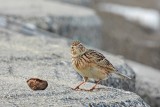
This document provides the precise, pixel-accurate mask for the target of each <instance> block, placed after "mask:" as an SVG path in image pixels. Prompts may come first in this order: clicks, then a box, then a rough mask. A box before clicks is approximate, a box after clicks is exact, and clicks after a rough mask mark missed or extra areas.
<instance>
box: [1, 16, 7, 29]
mask: <svg viewBox="0 0 160 107" xmlns="http://www.w3.org/2000/svg"><path fill="white" fill-rule="evenodd" d="M6 26H7V20H6V18H5V17H0V27H6Z"/></svg>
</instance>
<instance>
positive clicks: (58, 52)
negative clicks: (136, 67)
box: [0, 29, 149, 107]
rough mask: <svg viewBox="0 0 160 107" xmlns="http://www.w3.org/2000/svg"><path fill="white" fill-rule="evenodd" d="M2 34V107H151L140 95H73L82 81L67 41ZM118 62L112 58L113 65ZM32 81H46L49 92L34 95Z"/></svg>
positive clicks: (104, 91) (104, 90)
mask: <svg viewBox="0 0 160 107" xmlns="http://www.w3.org/2000/svg"><path fill="white" fill-rule="evenodd" d="M0 32H1V35H0V38H1V39H0V50H1V52H0V81H1V82H0V86H1V87H0V90H1V91H0V106H5V107H11V106H32V107H37V106H38V107H44V106H75V107H77V106H84V107H85V106H92V107H101V106H106V107H122V106H123V107H129V106H130V107H149V105H148V104H146V103H145V102H144V101H143V100H142V99H141V98H140V97H139V96H138V95H136V94H134V93H132V92H129V91H123V90H119V89H115V88H111V87H105V86H101V85H99V88H97V89H96V90H94V91H93V92H86V91H73V90H72V89H71V87H74V86H73V84H75V83H77V82H79V81H80V78H79V75H78V74H77V73H76V72H75V71H74V70H73V68H72V67H71V63H70V61H69V60H70V57H68V56H69V47H68V41H67V40H66V39H64V38H54V39H53V38H52V39H51V38H47V37H46V38H42V37H35V36H24V35H21V34H19V33H16V32H12V31H8V30H6V29H0ZM108 57H109V56H108ZM109 58H110V57H109ZM115 60H116V58H115ZM117 61H119V60H117ZM117 61H116V62H115V61H114V58H113V62H114V64H117V63H120V62H117ZM31 77H38V78H40V79H43V80H47V82H48V87H47V89H46V90H44V91H32V90H31V89H30V88H29V87H28V86H27V83H26V80H28V79H29V78H31ZM92 85H93V84H92V83H87V84H86V85H85V86H84V87H85V88H89V87H91V86H92Z"/></svg>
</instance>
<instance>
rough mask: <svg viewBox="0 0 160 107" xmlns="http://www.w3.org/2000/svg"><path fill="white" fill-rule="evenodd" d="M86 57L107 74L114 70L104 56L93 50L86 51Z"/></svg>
mask: <svg viewBox="0 0 160 107" xmlns="http://www.w3.org/2000/svg"><path fill="white" fill-rule="evenodd" d="M86 55H87V56H88V57H89V59H90V61H91V62H93V63H95V64H96V65H97V66H99V67H100V68H103V69H105V70H106V71H107V72H108V71H109V72H114V71H116V69H115V68H114V66H113V65H112V64H111V63H110V62H109V61H108V60H107V59H106V58H105V56H104V55H103V54H101V53H99V52H97V51H95V50H88V51H87V52H86Z"/></svg>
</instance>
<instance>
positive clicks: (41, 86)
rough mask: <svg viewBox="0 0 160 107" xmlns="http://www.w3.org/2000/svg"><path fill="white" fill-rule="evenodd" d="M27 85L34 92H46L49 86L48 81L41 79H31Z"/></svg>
mask: <svg viewBox="0 0 160 107" xmlns="http://www.w3.org/2000/svg"><path fill="white" fill-rule="evenodd" d="M27 84H28V86H29V87H30V88H31V89H32V90H45V89H46V88H47V86H48V83H47V81H45V80H41V79H39V78H30V79H29V80H27Z"/></svg>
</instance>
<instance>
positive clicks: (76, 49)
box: [71, 41, 131, 91]
mask: <svg viewBox="0 0 160 107" xmlns="http://www.w3.org/2000/svg"><path fill="white" fill-rule="evenodd" d="M71 56H72V65H73V67H74V69H75V70H76V71H77V72H78V73H79V74H80V75H81V76H82V77H83V79H84V81H83V82H81V83H80V84H79V85H78V86H77V87H75V88H73V89H74V90H78V89H80V88H79V87H80V86H81V85H82V84H84V83H86V82H87V80H88V79H89V78H92V79H94V80H95V81H96V84H95V85H94V86H93V87H92V88H91V89H89V90H88V91H92V90H94V89H95V87H96V86H97V84H98V83H99V82H100V81H101V80H103V79H106V78H107V77H108V75H109V74H111V73H115V74H117V75H119V76H120V77H121V78H127V79H131V78H129V77H127V76H125V75H123V74H120V73H118V72H117V70H116V69H115V68H114V66H113V65H112V64H111V63H110V62H109V61H108V60H107V59H106V58H105V56H104V55H103V54H101V53H99V52H97V51H95V50H92V49H87V48H86V47H85V46H84V45H83V44H82V43H80V42H79V41H74V42H72V44H71Z"/></svg>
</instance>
